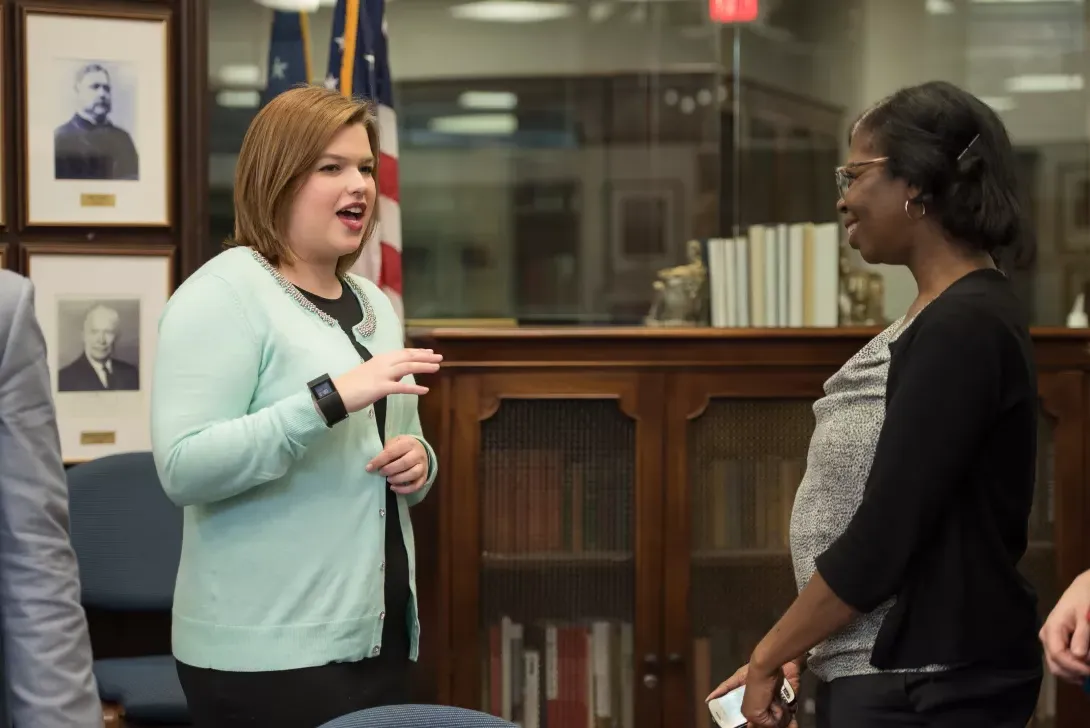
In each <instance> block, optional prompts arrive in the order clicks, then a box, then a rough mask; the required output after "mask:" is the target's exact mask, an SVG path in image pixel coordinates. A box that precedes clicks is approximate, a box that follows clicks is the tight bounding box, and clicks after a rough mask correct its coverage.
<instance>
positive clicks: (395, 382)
mask: <svg viewBox="0 0 1090 728" xmlns="http://www.w3.org/2000/svg"><path fill="white" fill-rule="evenodd" d="M441 361H443V355H442V354H436V353H435V352H433V351H432V350H431V349H396V350H394V351H387V352H385V353H382V354H378V355H377V356H374V357H372V358H371V359H370V360H369V361H366V362H364V363H362V364H360V365H359V366H358V367H356V368H355V369H352V370H350V371H348V372H345V373H344V374H342V375H341V376H339V377H337V378H336V379H334V380H333V386H335V387H336V388H337V392H338V393H340V395H341V400H342V401H343V402H344V406H345V409H347V410H348V411H349V412H350V413H351V412H359V411H360V410H361V409H363V408H365V407H369V406H370V405H372V404H374V403H375V402H377V401H378V400H380V399H382V398H383V397H386V396H388V395H391V394H427V392H428V388H427V387H422V386H420V385H419V384H414V383H410V382H403V381H402V379H404V378H405V377H406V376H408V375H410V374H433V373H435V372H437V371H439V362H441Z"/></svg>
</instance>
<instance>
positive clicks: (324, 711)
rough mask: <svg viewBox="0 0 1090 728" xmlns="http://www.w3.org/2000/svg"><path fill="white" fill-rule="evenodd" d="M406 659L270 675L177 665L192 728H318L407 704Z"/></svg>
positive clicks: (368, 661) (363, 661)
mask: <svg viewBox="0 0 1090 728" xmlns="http://www.w3.org/2000/svg"><path fill="white" fill-rule="evenodd" d="M411 664H412V663H411V662H410V661H409V659H408V657H407V656H406V657H403V658H400V659H394V658H387V659H383V658H382V657H378V658H374V659H367V660H361V661H360V662H345V663H333V664H330V665H322V666H321V667H307V668H302V669H298V670H278V671H274V672H223V671H220V670H206V669H203V668H197V667H192V666H190V665H186V664H183V663H181V662H179V663H177V665H178V677H179V679H180V680H181V682H182V690H183V691H185V697H186V700H187V701H188V703H189V712H190V717H191V720H192V723H193V728H251V727H252V728H317V726H320V725H322V724H323V723H325V722H327V721H330V720H332V719H334V718H338V717H340V716H342V715H347V714H348V713H353V712H355V711H357V710H364V709H366V708H373V707H376V706H379V705H399V704H404V703H408V702H409V698H410V696H409V687H408V685H409V670H410V665H411Z"/></svg>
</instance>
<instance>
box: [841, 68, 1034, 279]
mask: <svg viewBox="0 0 1090 728" xmlns="http://www.w3.org/2000/svg"><path fill="white" fill-rule="evenodd" d="M860 132H865V133H867V134H869V135H870V137H871V139H872V143H873V145H874V146H875V148H876V149H877V150H878V153H879V154H882V155H884V156H888V157H889V161H888V162H887V163H886V165H885V170H886V173H887V174H889V175H890V176H892V177H896V178H899V179H902V180H904V181H905V182H907V183H908V184H910V185H912V186H914V187H917V188H918V189H919V190H920V194H919V196H918V197H917V198H916V199H915V200H914V202H920V203H923V204H924V205H925V206H926V209H927V214H928V215H933V216H935V218H936V219H937V220H938V221H939V223H940V224H941V225H942V227H943V228H944V229H945V230H946V231H947V232H948V233H949V234H950V235H951V236H952V237H953V238H954V239H956V240H959V241H962V242H964V243H966V244H968V245H971V246H973V247H974V248H978V249H981V250H985V251H987V252H989V253H991V254H992V255H993V257H995V256H997V255H998V253H999V251H1000V250H1001V249H1003V248H1006V247H1009V246H1014V245H1016V244H1017V245H1019V246H1020V247H1022V246H1025V245H1026V244H1027V243H1028V242H1029V239H1030V238H1031V233H1030V231H1029V226H1028V224H1027V222H1026V220H1025V217H1024V213H1023V210H1024V205H1023V203H1022V200H1021V199H1020V195H1019V188H1018V179H1017V174H1016V171H1015V170H1016V160H1015V155H1014V149H1013V148H1012V146H1011V141H1010V137H1009V136H1008V135H1007V129H1006V127H1005V126H1004V125H1003V122H1002V121H1001V120H1000V118H999V116H998V115H996V113H995V111H993V110H992V109H991V108H990V107H989V106H988V105H987V104H985V103H984V102H982V101H981V100H980V99H978V98H976V97H975V96H973V95H972V94H970V93H968V92H967V91H964V90H962V89H960V88H958V87H957V86H955V85H953V84H951V83H947V82H945V81H931V82H928V83H924V84H921V85H919V86H911V87H908V88H903V89H901V90H900V91H897V92H896V93H894V94H893V95H892V96H889V97H887V98H885V99H883V100H881V101H879V102H878V103H877V104H875V105H874V106H873V107H871V108H870V109H868V110H867V111H865V112H863V114H862V115H860V117H859V119H858V120H857V121H856V122H855V124H853V125H852V128H851V131H850V132H849V135H848V136H849V142H850V141H851V137H853V136H855V135H856V134H858V133H860Z"/></svg>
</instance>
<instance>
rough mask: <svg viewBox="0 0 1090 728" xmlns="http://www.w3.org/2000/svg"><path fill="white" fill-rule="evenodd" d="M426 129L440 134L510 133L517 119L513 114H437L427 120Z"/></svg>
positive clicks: (514, 129) (516, 126)
mask: <svg viewBox="0 0 1090 728" xmlns="http://www.w3.org/2000/svg"><path fill="white" fill-rule="evenodd" d="M428 129H429V130H431V131H434V132H438V133H440V134H464V135H472V136H478V135H496V134H512V133H514V132H515V131H516V130H517V129H518V119H516V118H515V116H514V115H513V114H460V115H457V116H437V117H435V118H434V119H431V120H429V121H428Z"/></svg>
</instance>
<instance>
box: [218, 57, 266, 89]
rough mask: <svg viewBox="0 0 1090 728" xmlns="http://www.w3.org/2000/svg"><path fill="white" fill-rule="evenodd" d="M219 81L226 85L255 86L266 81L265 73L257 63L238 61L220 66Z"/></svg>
mask: <svg viewBox="0 0 1090 728" xmlns="http://www.w3.org/2000/svg"><path fill="white" fill-rule="evenodd" d="M216 75H217V76H219V81H220V83H221V84H222V85H224V86H233V87H236V88H237V87H239V86H241V87H243V88H255V87H258V86H260V85H262V84H263V83H264V82H265V74H263V73H262V72H261V69H260V68H258V67H257V66H256V65H255V64H252V63H246V64H242V63H237V64H228V65H226V66H220V68H219V72H218V73H217V74H216Z"/></svg>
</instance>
